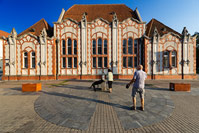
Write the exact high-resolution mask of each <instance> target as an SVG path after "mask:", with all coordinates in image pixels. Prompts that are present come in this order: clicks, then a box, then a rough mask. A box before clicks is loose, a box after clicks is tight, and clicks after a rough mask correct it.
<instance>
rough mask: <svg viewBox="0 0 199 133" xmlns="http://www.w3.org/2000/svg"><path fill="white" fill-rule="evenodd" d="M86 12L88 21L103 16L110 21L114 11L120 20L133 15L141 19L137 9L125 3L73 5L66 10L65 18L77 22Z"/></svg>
mask: <svg viewBox="0 0 199 133" xmlns="http://www.w3.org/2000/svg"><path fill="white" fill-rule="evenodd" d="M85 12H86V13H87V21H88V22H91V21H93V20H95V19H97V18H103V19H105V20H107V21H108V22H112V19H113V12H115V13H116V15H117V18H118V19H119V21H120V22H121V21H123V20H125V19H127V18H132V17H133V18H135V19H137V20H139V19H138V18H137V15H136V14H135V11H133V10H132V9H130V8H129V7H127V6H126V5H124V4H97V5H73V6H72V7H71V8H69V9H68V10H67V11H66V12H65V14H64V16H63V20H64V19H66V18H71V19H73V20H76V21H77V22H80V21H81V19H82V16H83V14H84V13H85Z"/></svg>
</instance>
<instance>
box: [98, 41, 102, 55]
mask: <svg viewBox="0 0 199 133" xmlns="http://www.w3.org/2000/svg"><path fill="white" fill-rule="evenodd" d="M97 45H98V54H102V39H101V38H99V39H98V44H97Z"/></svg>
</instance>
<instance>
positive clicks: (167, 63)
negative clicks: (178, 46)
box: [163, 52, 169, 68]
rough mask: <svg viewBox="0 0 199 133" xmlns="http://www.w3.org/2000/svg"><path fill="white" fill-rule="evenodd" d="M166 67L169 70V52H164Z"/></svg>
mask: <svg viewBox="0 0 199 133" xmlns="http://www.w3.org/2000/svg"><path fill="white" fill-rule="evenodd" d="M163 60H164V67H165V68H168V67H169V52H164V58H163Z"/></svg>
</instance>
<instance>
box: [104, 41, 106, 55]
mask: <svg viewBox="0 0 199 133" xmlns="http://www.w3.org/2000/svg"><path fill="white" fill-rule="evenodd" d="M104 54H107V40H106V39H105V40H104Z"/></svg>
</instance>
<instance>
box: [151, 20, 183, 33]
mask: <svg viewBox="0 0 199 133" xmlns="http://www.w3.org/2000/svg"><path fill="white" fill-rule="evenodd" d="M154 20H155V21H156V22H158V23H160V24H162V25H163V26H165V27H166V28H169V29H170V30H173V31H175V32H177V31H176V30H174V29H172V28H170V27H169V26H167V25H165V24H163V23H162V22H160V21H158V20H157V19H154ZM177 33H178V34H180V33H179V32H177Z"/></svg>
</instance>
